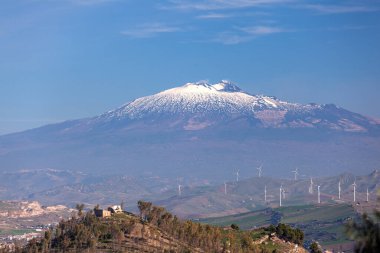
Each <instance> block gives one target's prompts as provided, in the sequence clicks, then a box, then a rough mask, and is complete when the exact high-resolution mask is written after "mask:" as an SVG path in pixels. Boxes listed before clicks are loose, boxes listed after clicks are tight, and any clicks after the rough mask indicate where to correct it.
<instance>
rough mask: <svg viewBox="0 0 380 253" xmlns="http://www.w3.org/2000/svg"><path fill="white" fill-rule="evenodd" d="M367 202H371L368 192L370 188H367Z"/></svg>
mask: <svg viewBox="0 0 380 253" xmlns="http://www.w3.org/2000/svg"><path fill="white" fill-rule="evenodd" d="M367 202H369V192H368V187H367Z"/></svg>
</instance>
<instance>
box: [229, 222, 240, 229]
mask: <svg viewBox="0 0 380 253" xmlns="http://www.w3.org/2000/svg"><path fill="white" fill-rule="evenodd" d="M231 228H232V229H233V230H239V229H240V228H239V226H238V225H236V224H235V223H232V224H231Z"/></svg>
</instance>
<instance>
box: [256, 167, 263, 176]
mask: <svg viewBox="0 0 380 253" xmlns="http://www.w3.org/2000/svg"><path fill="white" fill-rule="evenodd" d="M256 169H257V170H258V173H259V177H261V173H262V172H263V165H260V167H257V168H256Z"/></svg>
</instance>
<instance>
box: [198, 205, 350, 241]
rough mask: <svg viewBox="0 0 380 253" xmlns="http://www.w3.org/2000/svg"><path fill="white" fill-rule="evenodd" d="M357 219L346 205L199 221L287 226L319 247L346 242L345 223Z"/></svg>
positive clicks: (266, 210)
mask: <svg viewBox="0 0 380 253" xmlns="http://www.w3.org/2000/svg"><path fill="white" fill-rule="evenodd" d="M355 217H357V213H356V212H355V210H354V208H353V207H352V206H351V205H348V204H324V205H301V206H288V207H281V208H273V209H265V210H261V211H253V212H248V213H243V214H236V215H231V216H225V217H218V218H208V219H203V220H201V222H204V223H210V224H213V225H219V226H230V225H231V224H232V223H234V224H237V225H238V226H239V227H240V228H241V229H253V228H256V227H261V226H266V225H269V224H274V225H275V224H276V223H278V222H281V223H286V224H290V225H292V226H294V227H298V228H300V229H302V230H303V231H304V233H305V239H306V240H317V241H319V242H320V243H321V244H322V245H335V244H341V243H347V242H349V240H348V238H347V236H346V235H345V233H344V226H345V225H344V224H345V223H346V222H347V220H349V219H352V218H355Z"/></svg>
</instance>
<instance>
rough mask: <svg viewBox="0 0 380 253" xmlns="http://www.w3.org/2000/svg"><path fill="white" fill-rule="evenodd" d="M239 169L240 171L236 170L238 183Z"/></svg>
mask: <svg viewBox="0 0 380 253" xmlns="http://www.w3.org/2000/svg"><path fill="white" fill-rule="evenodd" d="M239 171H240V170H239V169H238V170H236V182H239Z"/></svg>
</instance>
